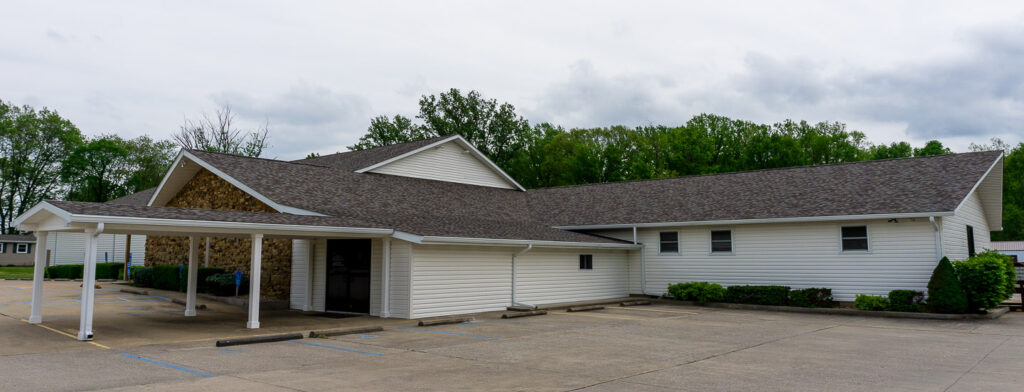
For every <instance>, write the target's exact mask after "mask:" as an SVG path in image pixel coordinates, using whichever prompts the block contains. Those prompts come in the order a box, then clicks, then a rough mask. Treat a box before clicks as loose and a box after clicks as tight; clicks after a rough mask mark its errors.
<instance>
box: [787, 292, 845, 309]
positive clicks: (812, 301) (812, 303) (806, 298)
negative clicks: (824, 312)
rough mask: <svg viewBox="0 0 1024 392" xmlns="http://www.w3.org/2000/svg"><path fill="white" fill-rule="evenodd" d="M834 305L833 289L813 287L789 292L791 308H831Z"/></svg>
mask: <svg viewBox="0 0 1024 392" xmlns="http://www.w3.org/2000/svg"><path fill="white" fill-rule="evenodd" d="M833 304H834V302H833V301H832V289H827V288H824V287H811V288H806V289H798V290H793V291H790V292H789V306H799V307H803V308H830V307H832V305H833Z"/></svg>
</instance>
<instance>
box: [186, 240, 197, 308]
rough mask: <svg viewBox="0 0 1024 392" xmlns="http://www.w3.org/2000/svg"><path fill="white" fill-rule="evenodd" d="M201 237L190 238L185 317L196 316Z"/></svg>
mask: <svg viewBox="0 0 1024 392" xmlns="http://www.w3.org/2000/svg"><path fill="white" fill-rule="evenodd" d="M198 258H199V237H196V236H194V235H193V236H189V237H188V289H186V291H185V317H193V316H195V315H196V285H197V284H198V283H199V282H198V277H199V266H198V265H197V264H198V263H197V261H196V259H198Z"/></svg>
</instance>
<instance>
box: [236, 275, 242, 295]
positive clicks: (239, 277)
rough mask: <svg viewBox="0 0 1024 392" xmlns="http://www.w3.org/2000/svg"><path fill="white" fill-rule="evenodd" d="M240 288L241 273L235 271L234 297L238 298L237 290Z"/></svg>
mask: <svg viewBox="0 0 1024 392" xmlns="http://www.w3.org/2000/svg"><path fill="white" fill-rule="evenodd" d="M239 287H242V271H241V270H239V271H235V296H236V297H237V296H238V288H239Z"/></svg>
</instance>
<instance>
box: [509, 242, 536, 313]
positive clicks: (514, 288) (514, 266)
mask: <svg viewBox="0 0 1024 392" xmlns="http://www.w3.org/2000/svg"><path fill="white" fill-rule="evenodd" d="M530 249H533V244H528V245H526V248H524V249H523V250H520V251H518V252H516V253H513V254H512V306H517V305H519V306H526V307H529V308H532V309H536V308H537V307H536V306H534V305H531V304H528V303H525V302H517V301H516V259H517V258H518V257H519V256H522V255H523V254H524V253H526V252H529V251H530Z"/></svg>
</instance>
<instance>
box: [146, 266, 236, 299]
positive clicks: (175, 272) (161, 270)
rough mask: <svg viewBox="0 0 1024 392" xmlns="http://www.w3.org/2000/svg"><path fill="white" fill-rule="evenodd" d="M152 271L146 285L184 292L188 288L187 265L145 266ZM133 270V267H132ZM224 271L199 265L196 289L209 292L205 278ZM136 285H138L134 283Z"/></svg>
mask: <svg viewBox="0 0 1024 392" xmlns="http://www.w3.org/2000/svg"><path fill="white" fill-rule="evenodd" d="M147 268H149V269H150V271H152V272H151V273H150V274H151V276H152V278H151V280H150V281H149V282H146V283H149V285H148V286H146V287H152V288H155V289H159V290H171V291H179V292H185V291H187V290H188V267H185V266H179V265H157V266H153V267H147ZM133 270H134V269H133ZM222 273H224V269H223V268H212V267H210V268H208V267H199V270H198V271H197V272H196V276H197V277H196V291H197V292H200V293H208V292H210V288H209V287H208V285H207V283H206V278H207V277H209V276H212V275H216V274H222ZM136 285H139V284H138V283H136Z"/></svg>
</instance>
